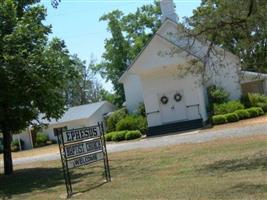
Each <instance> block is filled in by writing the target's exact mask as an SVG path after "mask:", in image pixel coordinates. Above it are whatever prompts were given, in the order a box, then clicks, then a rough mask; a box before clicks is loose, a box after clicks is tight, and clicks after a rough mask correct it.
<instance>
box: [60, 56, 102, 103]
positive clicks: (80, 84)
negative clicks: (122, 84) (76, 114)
mask: <svg viewBox="0 0 267 200" xmlns="http://www.w3.org/2000/svg"><path fill="white" fill-rule="evenodd" d="M70 62H71V65H72V66H73V68H74V69H76V71H77V72H78V76H77V78H76V79H70V80H68V83H67V84H68V85H67V87H66V90H65V96H66V97H65V98H66V105H68V106H69V107H73V106H78V105H83V104H87V103H94V102H98V101H101V100H106V99H105V98H104V96H103V95H102V94H103V93H104V91H105V90H104V89H103V88H102V86H101V84H100V83H99V82H98V81H97V80H96V79H95V78H94V76H93V73H92V72H91V70H90V67H87V66H86V62H85V61H82V60H80V59H79V58H78V57H77V55H73V56H71V58H70ZM93 64H94V59H93V58H91V61H90V65H93Z"/></svg>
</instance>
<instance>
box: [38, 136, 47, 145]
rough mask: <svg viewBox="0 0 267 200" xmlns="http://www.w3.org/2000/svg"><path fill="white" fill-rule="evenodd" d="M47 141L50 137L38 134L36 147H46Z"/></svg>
mask: <svg viewBox="0 0 267 200" xmlns="http://www.w3.org/2000/svg"><path fill="white" fill-rule="evenodd" d="M47 141H48V136H47V135H46V134H45V133H37V134H36V145H37V146H45V145H46V142H47Z"/></svg>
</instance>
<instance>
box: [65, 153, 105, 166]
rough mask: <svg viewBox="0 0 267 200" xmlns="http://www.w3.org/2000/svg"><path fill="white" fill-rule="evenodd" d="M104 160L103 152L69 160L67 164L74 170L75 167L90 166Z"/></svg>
mask: <svg viewBox="0 0 267 200" xmlns="http://www.w3.org/2000/svg"><path fill="white" fill-rule="evenodd" d="M102 159H103V153H102V151H101V152H97V153H92V154H88V155H85V156H81V157H78V158H74V159H72V160H68V161H67V162H68V167H69V168H74V167H79V166H83V165H88V164H90V163H93V162H96V161H99V160H102Z"/></svg>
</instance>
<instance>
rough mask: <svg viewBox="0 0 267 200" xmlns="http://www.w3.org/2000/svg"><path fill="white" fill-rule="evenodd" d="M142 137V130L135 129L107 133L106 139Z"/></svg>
mask: <svg viewBox="0 0 267 200" xmlns="http://www.w3.org/2000/svg"><path fill="white" fill-rule="evenodd" d="M140 137H141V132H140V131H139V130H133V131H126V130H124V131H113V132H110V133H107V134H105V139H106V141H114V142H119V141H122V140H133V139H136V138H140Z"/></svg>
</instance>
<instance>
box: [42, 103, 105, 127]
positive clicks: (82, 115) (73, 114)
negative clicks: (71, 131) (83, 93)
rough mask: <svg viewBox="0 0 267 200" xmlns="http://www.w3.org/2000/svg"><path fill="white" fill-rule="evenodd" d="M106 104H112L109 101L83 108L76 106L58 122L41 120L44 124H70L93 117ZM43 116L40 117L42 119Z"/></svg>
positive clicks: (82, 106)
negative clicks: (70, 122)
mask: <svg viewBox="0 0 267 200" xmlns="http://www.w3.org/2000/svg"><path fill="white" fill-rule="evenodd" d="M104 104H110V103H109V102H107V101H100V102H97V103H90V104H85V105H81V106H74V107H71V108H69V109H68V110H67V111H66V112H65V113H64V115H63V116H62V117H61V118H60V119H58V120H56V119H51V121H48V120H46V119H45V120H44V119H42V120H40V121H41V122H42V123H44V124H58V123H64V122H69V121H74V120H80V119H87V118H89V117H91V116H92V115H93V114H94V113H95V112H96V111H97V110H98V109H100V108H101V107H102V106H103V105H104ZM41 117H42V116H40V118H41Z"/></svg>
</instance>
